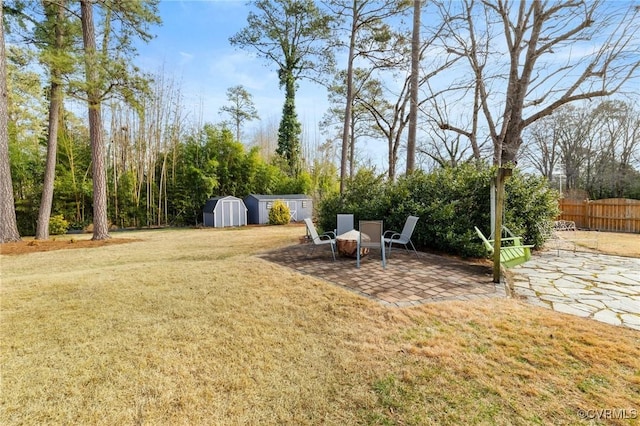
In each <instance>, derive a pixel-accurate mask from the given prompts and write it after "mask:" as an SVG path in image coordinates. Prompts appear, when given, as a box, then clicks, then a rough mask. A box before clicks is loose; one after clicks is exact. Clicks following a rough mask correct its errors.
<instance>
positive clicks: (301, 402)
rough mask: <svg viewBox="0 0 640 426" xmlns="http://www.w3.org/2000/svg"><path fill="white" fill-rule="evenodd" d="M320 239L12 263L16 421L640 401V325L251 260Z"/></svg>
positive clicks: (321, 418) (274, 419) (10, 413)
mask: <svg viewBox="0 0 640 426" xmlns="http://www.w3.org/2000/svg"><path fill="white" fill-rule="evenodd" d="M303 233H304V228H301V227H298V226H290V227H260V228H255V227H252V228H243V229H238V230H214V229H201V230H159V231H144V232H134V233H131V234H122V235H119V236H118V237H119V238H122V239H131V240H137V241H132V242H131V243H129V244H118V245H106V246H104V247H97V248H79V249H76V250H59V251H51V252H37V253H30V254H23V255H17V256H7V255H2V256H0V262H1V267H2V271H1V274H2V275H1V277H2V287H1V290H0V291H1V293H0V296H1V302H2V306H1V312H0V319H1V324H0V327H1V329H0V331H1V335H2V341H1V343H0V355H1V358H0V362H1V364H0V369H1V372H2V397H1V398H2V403H1V404H0V423H1V424H3V425H4V424H63V423H66V424H108V425H112V424H167V425H174V424H178V425H180V424H185V425H186V424H190V425H192V424H216V425H224V424H233V425H235V424H256V425H258V424H260V425H262V424H296V425H298V424H341V425H343V424H451V425H459V424H505V425H506V424H510V425H511V424H536V423H539V424H580V422H583V423H584V424H589V422H588V421H584V420H581V419H580V418H579V416H578V410H579V409H584V410H598V409H626V410H627V413H629V412H630V411H629V410H633V409H636V410H637V409H639V408H640V407H639V406H638V405H639V404H638V401H639V400H640V361H639V360H640V333H638V332H637V331H633V330H628V329H622V328H617V327H613V326H609V325H606V324H602V323H598V322H595V321H591V320H586V319H581V318H576V317H571V316H568V315H563V314H558V313H553V312H551V311H548V310H543V309H540V308H535V307H531V306H527V305H524V304H522V303H520V302H518V301H515V300H492V301H486V300H485V301H477V302H445V303H437V304H432V305H426V306H423V307H420V308H414V309H405V310H398V309H387V308H383V307H382V306H380V305H378V304H376V303H375V302H372V301H369V300H366V299H363V298H361V297H359V296H357V295H355V294H353V293H351V292H348V291H345V290H343V289H341V288H338V287H336V286H333V285H331V284H329V283H327V282H325V281H322V280H320V279H315V278H312V277H308V276H302V275H299V274H296V273H294V272H292V271H290V270H288V269H286V268H283V267H280V266H277V265H275V264H271V263H268V262H266V261H264V260H262V259H259V258H256V257H254V256H252V255H253V254H254V253H257V252H260V251H263V250H268V249H272V248H276V247H279V246H283V245H287V244H293V243H295V242H296V241H297V238H298V237H299V236H300V235H302V234H303ZM608 421H609V422H611V423H613V424H634V423H630V422H633V421H636V422H637V420H626V421H623V420H608Z"/></svg>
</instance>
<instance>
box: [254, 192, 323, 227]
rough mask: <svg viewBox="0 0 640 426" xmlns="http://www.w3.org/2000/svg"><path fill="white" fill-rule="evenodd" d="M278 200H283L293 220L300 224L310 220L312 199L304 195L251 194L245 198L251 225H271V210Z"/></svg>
mask: <svg viewBox="0 0 640 426" xmlns="http://www.w3.org/2000/svg"><path fill="white" fill-rule="evenodd" d="M276 200H282V201H283V202H284V203H285V204H286V205H287V206H288V207H289V211H290V212H291V220H292V221H294V222H299V221H301V220H304V219H306V218H310V217H311V215H312V213H313V204H312V200H311V197H309V196H308V195H304V194H286V195H260V194H250V195H247V196H246V197H245V198H244V203H245V205H246V206H247V210H248V218H249V223H258V224H265V223H269V210H270V209H271V206H272V205H273V202H274V201H276Z"/></svg>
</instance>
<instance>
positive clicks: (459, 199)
mask: <svg viewBox="0 0 640 426" xmlns="http://www.w3.org/2000/svg"><path fill="white" fill-rule="evenodd" d="M495 175H496V170H495V168H492V167H488V166H476V165H473V164H467V165H463V166H459V167H456V168H445V169H439V170H437V171H435V172H432V173H428V174H427V173H423V172H420V171H418V172H414V173H412V174H411V175H409V176H405V177H401V178H399V179H398V180H397V181H396V182H393V183H389V182H387V181H386V180H385V179H384V177H383V176H378V175H376V174H375V173H374V172H373V171H371V170H368V169H364V170H360V171H359V172H358V173H357V175H356V176H355V177H354V178H353V179H351V180H350V181H349V182H348V183H347V188H348V189H347V191H345V193H344V194H343V195H342V196H340V195H335V196H331V197H328V198H326V199H325V200H323V201H322V202H321V203H320V205H319V214H318V216H319V217H318V222H319V225H320V227H321V228H322V229H323V230H331V229H334V228H335V226H336V214H338V213H353V214H354V216H355V220H356V226H357V221H358V220H362V219H384V222H385V229H393V230H396V231H401V230H402V227H403V226H404V223H405V220H406V218H407V216H409V215H415V216H418V217H420V220H419V221H418V224H417V225H416V229H415V231H414V234H413V238H412V239H413V242H414V243H415V244H416V245H417V246H420V247H423V248H429V249H435V250H439V251H442V252H446V253H450V254H455V255H459V256H466V257H481V256H484V255H485V254H486V252H485V249H484V247H483V246H482V243H481V241H480V239H479V238H478V237H477V235H476V234H475V231H474V229H473V228H474V226H477V227H478V228H480V229H481V230H482V232H483V233H485V235H489V233H490V229H491V224H490V221H491V208H490V198H491V197H490V191H491V182H492V180H493V177H494V176H495ZM505 192H506V194H505V199H506V201H505V223H504V224H505V226H507V227H508V228H509V229H510V230H511V231H513V232H514V233H515V234H516V235H521V236H523V237H524V242H525V243H526V244H535V245H536V246H540V245H541V244H542V242H543V241H544V237H543V235H541V232H540V230H539V228H540V227H539V224H541V223H544V222H548V221H551V220H553V219H554V218H555V217H557V215H558V203H557V192H556V191H554V190H551V189H549V188H548V186H547V184H546V181H545V180H544V179H543V178H539V177H535V176H531V175H528V174H524V173H521V172H520V171H518V170H514V173H513V176H512V177H511V178H509V179H508V180H507V184H506V187H505Z"/></svg>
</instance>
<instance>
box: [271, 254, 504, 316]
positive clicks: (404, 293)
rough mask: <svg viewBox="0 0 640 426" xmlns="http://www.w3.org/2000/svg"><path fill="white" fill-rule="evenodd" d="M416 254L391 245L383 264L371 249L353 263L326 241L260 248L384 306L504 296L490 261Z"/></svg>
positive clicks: (277, 260) (279, 260)
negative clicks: (314, 245)
mask: <svg viewBox="0 0 640 426" xmlns="http://www.w3.org/2000/svg"><path fill="white" fill-rule="evenodd" d="M418 254H419V257H418V258H416V256H415V255H414V254H413V253H408V252H406V251H405V250H404V249H396V248H394V249H393V250H392V252H391V258H388V259H387V267H386V269H383V268H382V264H381V262H380V254H379V251H377V250H372V253H370V254H369V255H368V256H366V257H364V258H363V259H362V261H361V266H360V268H359V269H358V268H356V260H355V259H352V258H347V257H342V256H338V257H336V261H335V262H334V261H333V260H332V259H331V252H330V251H329V250H328V248H326V247H319V248H318V249H316V250H315V252H314V253H313V254H311V255H310V256H309V247H308V246H306V245H294V246H289V247H285V248H283V249H279V250H275V251H271V252H267V253H263V254H261V255H260V257H261V258H263V259H265V260H268V261H270V262H274V263H277V264H280V265H283V266H286V267H288V268H291V269H294V270H296V271H298V272H300V273H302V274H306V275H312V276H314V277H316V278H320V279H324V280H326V281H329V282H331V283H333V284H336V285H339V286H341V287H344V288H346V289H349V290H351V291H354V292H356V293H358V294H360V295H362V296H365V297H367V298H370V299H373V300H376V301H378V302H380V303H381V304H383V305H385V306H392V307H407V306H416V305H420V304H423V303H429V302H437V301H442V300H471V299H478V298H491V297H506V292H505V288H504V285H503V284H497V285H496V284H494V283H493V280H492V269H491V266H490V265H489V264H486V263H485V264H481V263H477V262H472V261H466V262H465V261H462V260H459V259H457V258H451V257H447V256H440V255H435V254H430V253H424V252H419V253H418Z"/></svg>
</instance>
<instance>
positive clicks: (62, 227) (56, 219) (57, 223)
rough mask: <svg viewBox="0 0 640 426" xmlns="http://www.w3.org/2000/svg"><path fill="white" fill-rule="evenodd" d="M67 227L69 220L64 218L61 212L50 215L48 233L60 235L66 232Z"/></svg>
mask: <svg viewBox="0 0 640 426" xmlns="http://www.w3.org/2000/svg"><path fill="white" fill-rule="evenodd" d="M68 229H69V222H67V221H66V220H65V219H64V216H62V215H61V214H58V215H55V216H51V218H50V219H49V234H51V235H62V234H66V233H67V230H68Z"/></svg>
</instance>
